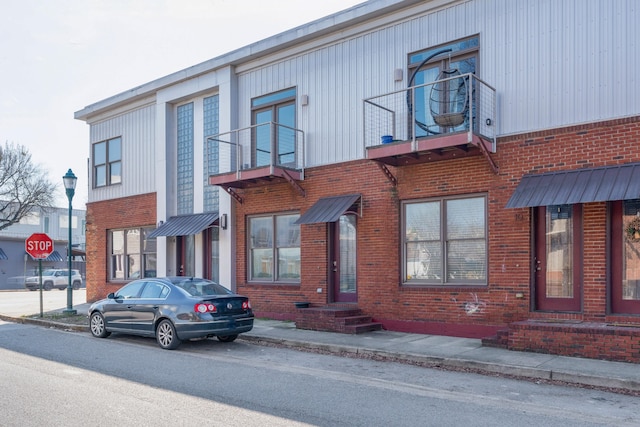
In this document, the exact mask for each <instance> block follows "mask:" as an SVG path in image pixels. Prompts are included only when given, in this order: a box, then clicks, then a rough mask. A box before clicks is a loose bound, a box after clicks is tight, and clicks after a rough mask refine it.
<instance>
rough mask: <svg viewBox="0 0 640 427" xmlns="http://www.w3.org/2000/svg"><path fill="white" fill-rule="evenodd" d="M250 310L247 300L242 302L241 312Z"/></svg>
mask: <svg viewBox="0 0 640 427" xmlns="http://www.w3.org/2000/svg"><path fill="white" fill-rule="evenodd" d="M250 308H251V303H250V302H249V301H248V300H247V301H243V302H242V309H243V310H249V309H250Z"/></svg>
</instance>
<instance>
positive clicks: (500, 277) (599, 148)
mask: <svg viewBox="0 0 640 427" xmlns="http://www.w3.org/2000/svg"><path fill="white" fill-rule="evenodd" d="M492 157H493V159H494V160H495V162H496V163H497V165H498V166H499V168H500V170H499V173H498V174H497V175H496V174H494V173H493V171H492V170H491V168H490V166H489V163H488V161H487V160H486V159H485V158H484V157H482V156H478V157H467V158H463V159H457V160H446V161H440V162H434V163H428V164H421V165H415V166H405V167H400V168H393V167H390V170H391V172H392V173H393V174H394V175H395V177H396V178H397V180H398V185H397V187H394V186H393V184H392V183H391V182H390V181H389V180H388V179H387V177H386V176H385V174H384V173H383V172H382V171H381V170H380V169H379V168H378V167H377V165H376V164H375V163H374V162H370V161H354V162H348V163H341V164H337V165H332V166H325V167H319V168H312V169H308V170H306V171H305V180H304V181H302V182H300V185H301V186H302V187H303V188H304V190H305V191H306V198H305V197H302V196H300V195H299V194H298V193H297V192H296V191H295V190H294V189H293V188H292V187H291V186H290V185H289V184H287V183H282V184H275V185H274V184H271V185H268V186H263V187H255V188H250V189H247V190H243V191H241V195H242V197H243V199H244V202H243V203H242V204H236V207H237V217H236V223H237V225H238V231H239V233H238V238H237V242H236V244H237V259H238V265H237V267H238V268H237V274H238V277H237V284H238V290H239V292H241V293H245V294H247V295H249V296H250V297H251V298H252V304H253V305H254V308H255V309H256V311H257V312H262V313H268V314H271V315H277V316H285V317H286V316H291V317H293V316H294V315H295V308H294V306H293V301H310V302H312V303H313V304H325V303H326V302H327V291H328V290H327V265H328V263H327V226H326V225H325V224H312V225H303V226H302V227H301V237H302V247H301V252H302V280H301V285H299V286H297V285H264V284H260V285H256V284H248V283H247V282H246V260H247V252H246V247H245V233H244V232H245V224H246V223H245V221H246V216H247V215H251V214H262V213H280V212H283V211H287V210H292V211H299V212H300V213H304V212H305V211H306V210H307V209H309V207H311V206H312V205H313V203H315V202H316V201H317V200H318V199H319V198H322V197H326V196H336V195H342V194H349V193H361V194H362V195H363V210H362V218H359V219H358V241H357V245H358V257H359V258H358V272H357V274H358V306H359V307H360V308H361V309H362V310H363V311H364V313H365V314H368V315H371V316H372V317H373V318H374V319H375V320H378V321H381V322H383V323H385V322H386V325H387V326H388V325H393V328H395V329H405V330H415V331H425V332H428V331H429V330H436V329H438V330H442V329H443V327H442V325H444V324H446V325H448V329H449V330H456V331H457V332H456V333H455V334H462V335H464V334H465V333H466V334H467V335H472V332H471V330H472V329H473V328H477V329H478V330H483V331H486V330H487V329H486V327H488V326H493V327H496V328H497V327H499V326H503V325H506V324H508V323H510V322H514V321H519V320H523V319H527V318H530V317H536V316H538V317H556V318H559V319H571V318H579V319H582V320H587V321H602V320H603V319H605V318H607V314H606V283H607V281H606V256H605V255H606V246H605V245H606V205H605V203H592V204H586V205H585V206H584V227H585V233H584V266H585V267H584V283H583V289H584V310H583V313H582V314H577V315H576V314H550V313H543V314H540V313H532V312H531V310H530V304H531V299H530V287H531V281H530V269H531V260H532V252H531V244H532V241H531V227H530V222H531V216H530V209H505V205H506V203H507V201H508V200H509V197H510V196H511V195H512V194H513V191H514V190H515V188H516V186H517V185H518V183H519V181H520V179H521V177H522V176H523V175H524V174H526V173H543V172H548V171H558V170H571V169H578V168H582V167H596V166H604V165H615V164H623V163H630V162H638V161H640V118H638V117H636V118H628V119H620V120H614V121H609V122H604V123H594V124H586V125H581V126H573V127H567V128H559V129H552V130H547V131H544V132H538V133H531V134H526V135H516V136H509V137H505V138H502V139H500V140H499V141H498V150H497V153H495V154H492ZM475 193H484V194H487V197H488V219H489V234H488V235H489V256H490V260H489V271H488V286H471V287H467V286H457V287H449V286H447V287H409V286H403V285H402V281H401V278H400V274H401V271H402V270H401V265H400V262H401V257H400V250H401V248H400V244H401V242H400V231H399V227H400V201H404V200H414V199H421V198H429V197H439V196H457V195H464V194H475ZM317 288H322V290H323V292H322V293H321V294H318V293H317V292H316V289H317ZM518 294H522V297H521V298H520V297H519V295H518ZM465 328H466V329H467V332H464V331H465ZM483 328H484V329H483ZM445 329H446V328H445Z"/></svg>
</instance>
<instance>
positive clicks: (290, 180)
mask: <svg viewBox="0 0 640 427" xmlns="http://www.w3.org/2000/svg"><path fill="white" fill-rule="evenodd" d="M282 176H283V177H284V179H286V180H287V182H288V183H289V184H290V185H291V186H292V187H293V188H295V189H296V191H297V192H298V194H300V195H301V196H302V197H307V194H306V192H305V191H304V188H302V187H300V185H299V184H298V183H297V182H296V180H295V179H293V178H292V177H291V175H289V174H288V173H287V171H286V170H284V169H283V170H282Z"/></svg>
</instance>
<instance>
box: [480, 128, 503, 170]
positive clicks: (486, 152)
mask: <svg viewBox="0 0 640 427" xmlns="http://www.w3.org/2000/svg"><path fill="white" fill-rule="evenodd" d="M477 139H478V141H477V142H476V143H475V144H476V145H477V146H478V148H479V149H480V151H481V152H482V154H483V155H484V157H485V158H486V159H487V161H488V162H489V166H491V169H492V170H493V173H494V174H496V175H498V174H499V173H500V167H499V166H498V165H497V164H496V162H495V161H494V160H493V158H492V157H491V153H489V150H487V147H485V145H484V141H483V140H482V138H480V137H477Z"/></svg>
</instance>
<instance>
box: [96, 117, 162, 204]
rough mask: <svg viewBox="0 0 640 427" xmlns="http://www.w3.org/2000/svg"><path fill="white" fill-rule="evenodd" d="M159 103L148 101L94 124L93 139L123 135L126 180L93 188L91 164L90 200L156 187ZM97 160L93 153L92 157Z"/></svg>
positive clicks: (126, 194) (148, 191) (154, 188)
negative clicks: (156, 139) (149, 102)
mask: <svg viewBox="0 0 640 427" xmlns="http://www.w3.org/2000/svg"><path fill="white" fill-rule="evenodd" d="M155 111H156V107H155V105H148V106H145V107H142V108H139V109H136V110H132V111H129V112H126V113H123V114H121V115H118V116H116V117H113V118H110V119H107V120H104V121H102V122H100V123H93V124H92V125H91V143H92V144H93V143H95V142H100V141H104V140H107V139H111V138H115V137H118V136H121V137H122V183H121V184H116V185H109V186H106V187H100V188H93V164H91V165H90V173H89V181H90V182H89V185H90V186H91V191H89V202H96V201H101V200H109V199H116V198H120V197H127V196H132V195H137V194H145V193H151V192H155V191H156V186H155V155H154V153H155V118H156V113H155ZM91 159H92V160H91V161H92V162H93V155H92V157H91Z"/></svg>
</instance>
